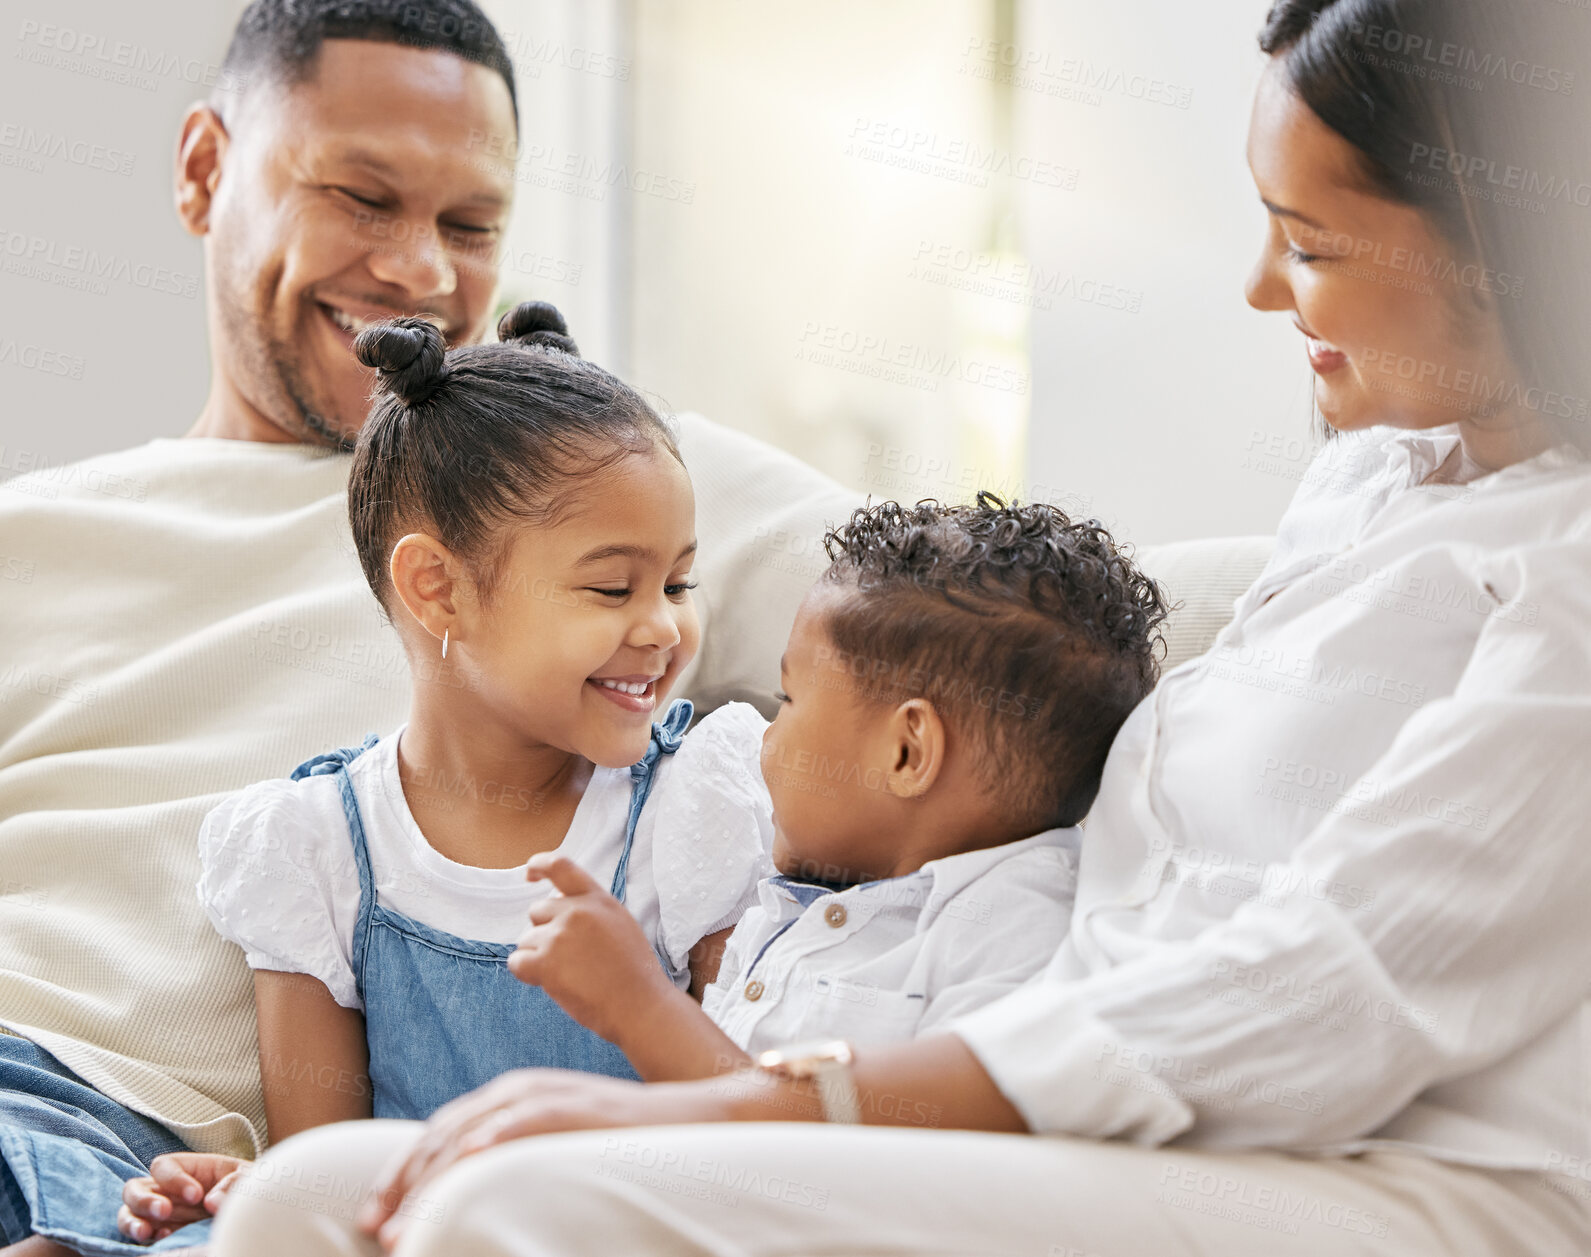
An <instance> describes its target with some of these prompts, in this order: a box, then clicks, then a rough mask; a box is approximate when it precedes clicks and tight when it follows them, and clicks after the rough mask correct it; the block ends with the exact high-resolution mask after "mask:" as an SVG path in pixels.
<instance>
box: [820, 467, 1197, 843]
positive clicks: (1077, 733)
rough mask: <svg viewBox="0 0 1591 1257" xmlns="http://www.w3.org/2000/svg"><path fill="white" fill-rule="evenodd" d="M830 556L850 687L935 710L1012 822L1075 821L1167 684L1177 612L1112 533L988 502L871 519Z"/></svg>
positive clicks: (832, 545) (892, 510)
mask: <svg viewBox="0 0 1591 1257" xmlns="http://www.w3.org/2000/svg"><path fill="white" fill-rule="evenodd" d="M824 545H825V548H826V549H827V550H828V554H829V558H830V559H831V560H833V564H832V566H831V567H830V568H829V570H828V571H827V572H826V573H825V576H824V579H825V580H826V581H829V582H832V583H835V584H838V585H840V586H842V587H849V588H850V590H851V591H853V592H852V593H851V594H850V596H848V597H846V598H844V599H842V600H841V601H840V603H839V604H838V605H837V606H836V607H835V608H834V609H833V610H832V611H831V612H829V614H828V621H827V624H826V628H827V630H828V634H829V638H830V640H831V641H832V642H833V645H834V647H835V649H836V651H837V654H836V656H835V658H834V660H833V661H831V665H830V666H831V670H834V671H836V672H837V675H839V676H840V677H842V678H844V680H845V684H846V686H847V688H848V689H850V690H851V691H852V692H855V693H859V694H860V695H861V696H862V697H864V698H866V699H870V700H872V701H879V702H887V703H891V704H894V703H899V702H903V701H905V700H906V699H908V698H913V697H922V698H927V699H928V700H929V701H930V702H932V703H933V704H934V706H935V708H936V710H938V711H939V713H940V715H941V718H942V719H944V720H945V722H946V724H947V725H948V726H949V727H950V729H951V731H952V735H953V736H955V735H959V736H961V737H962V738H965V739H966V740H967V741H968V742H969V743H970V744H971V745H972V746H974V747H975V748H976V752H977V754H978V756H979V759H980V761H981V771H980V772H979V773H978V777H979V779H980V781H981V783H982V784H983V785H984V786H985V788H986V789H987V790H988V791H989V793H990V797H991V801H992V802H993V803H994V804H995V805H996V806H998V807H999V808H1000V809H1001V811H1002V813H1003V814H1004V815H1006V816H1007V817H1008V818H1009V819H1010V820H1011V821H1012V822H1013V823H1014V824H1017V825H1020V826H1022V827H1024V828H1028V829H1030V830H1032V831H1035V832H1036V831H1037V830H1039V829H1045V828H1050V827H1055V826H1067V825H1075V824H1077V823H1078V822H1079V821H1081V820H1082V819H1083V817H1084V816H1085V815H1087V813H1088V809H1089V808H1090V807H1091V806H1092V805H1093V802H1094V796H1095V795H1096V794H1098V792H1099V783H1100V777H1101V775H1102V773H1103V771H1104V767H1105V757H1106V755H1107V754H1108V753H1109V751H1110V745H1111V743H1112V742H1113V741H1114V740H1115V737H1116V733H1117V731H1118V730H1119V729H1120V728H1121V725H1122V722H1123V721H1125V720H1126V719H1127V716H1128V714H1129V713H1130V712H1131V711H1132V709H1133V708H1134V707H1136V706H1137V705H1138V703H1139V702H1140V701H1141V700H1142V699H1143V698H1144V696H1145V695H1146V694H1148V693H1149V691H1150V690H1151V689H1153V688H1154V685H1155V682H1156V680H1157V679H1158V677H1159V671H1160V669H1159V660H1158V657H1157V648H1158V647H1159V646H1160V645H1161V637H1160V624H1161V622H1162V621H1163V620H1164V619H1165V617H1166V612H1167V607H1166V603H1165V599H1164V598H1163V596H1162V595H1161V592H1160V589H1159V587H1158V586H1157V585H1156V584H1155V583H1154V581H1152V580H1150V579H1149V578H1148V577H1147V576H1145V575H1144V574H1143V573H1142V572H1140V571H1138V570H1137V569H1136V568H1135V567H1134V566H1133V565H1132V563H1131V562H1130V561H1129V559H1128V557H1127V556H1126V555H1125V554H1123V553H1122V551H1121V550H1119V549H1118V548H1117V546H1116V544H1115V542H1114V541H1113V540H1112V538H1111V535H1110V533H1109V532H1107V531H1106V530H1105V528H1104V527H1103V526H1102V525H1101V524H1100V523H1099V522H1098V521H1097V520H1087V521H1084V522H1082V523H1073V522H1072V520H1070V519H1069V518H1067V516H1066V514H1065V513H1064V512H1063V511H1061V510H1059V509H1057V508H1056V507H1053V506H1049V505H1045V504H1042V503H1028V504H1026V505H1016V504H1012V505H1010V506H1007V505H1006V504H1005V503H1004V502H1002V501H1001V500H1000V499H999V498H997V497H995V496H994V495H993V494H989V493H980V494H979V495H978V501H977V504H976V505H971V506H945V505H941V504H939V503H937V502H932V501H924V502H919V503H918V504H917V505H916V506H901V505H900V504H899V503H896V502H885V503H882V504H881V505H878V506H872V507H867V508H864V509H861V510H858V511H856V512H855V513H854V514H853V515H852V516H851V519H850V522H849V523H847V524H845V525H844V526H842V527H840V528H837V529H834V530H832V531H831V532H830V533H829V534H828V536H827V537H826V538H825V539H824ZM821 668H822V665H821V664H820V670H821Z"/></svg>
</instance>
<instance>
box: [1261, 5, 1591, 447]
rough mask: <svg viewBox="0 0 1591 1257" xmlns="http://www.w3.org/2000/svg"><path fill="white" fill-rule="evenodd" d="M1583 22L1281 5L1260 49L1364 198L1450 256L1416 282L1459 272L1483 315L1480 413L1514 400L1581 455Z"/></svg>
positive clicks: (1585, 304)
mask: <svg viewBox="0 0 1591 1257" xmlns="http://www.w3.org/2000/svg"><path fill="white" fill-rule="evenodd" d="M1586 22H1587V18H1586V14H1585V12H1584V11H1583V10H1578V9H1572V8H1568V9H1566V8H1565V6H1562V5H1556V4H1552V3H1543V0H1278V2H1277V3H1275V4H1274V5H1273V6H1272V8H1271V10H1270V14H1269V16H1268V17H1267V19H1266V22H1265V27H1264V29H1263V30H1262V31H1261V33H1260V47H1261V48H1262V49H1263V50H1264V51H1265V52H1266V53H1268V54H1270V55H1271V56H1273V57H1279V58H1280V59H1281V62H1282V66H1283V69H1284V71H1285V73H1286V76H1287V80H1288V82H1289V84H1290V85H1291V87H1292V89H1293V90H1294V91H1295V92H1296V93H1297V94H1298V96H1299V98H1300V99H1302V100H1303V102H1304V103H1305V104H1307V105H1308V106H1309V108H1310V109H1311V110H1313V111H1314V113H1315V114H1316V116H1318V117H1319V118H1320V120H1321V121H1322V122H1323V123H1325V124H1326V126H1328V127H1329V128H1331V130H1333V131H1334V132H1336V133H1337V134H1338V135H1339V136H1341V137H1342V138H1343V139H1344V140H1346V141H1347V142H1348V143H1349V144H1350V145H1352V146H1353V148H1354V149H1355V150H1357V152H1358V154H1359V157H1360V159H1361V162H1360V165H1361V173H1362V174H1363V176H1364V178H1365V180H1366V184H1367V187H1368V189H1369V190H1370V191H1372V192H1373V193H1375V194H1376V195H1379V196H1382V197H1385V198H1386V199H1388V200H1391V201H1395V202H1397V203H1399V204H1404V205H1410V206H1414V207H1415V208H1418V209H1420V210H1423V211H1424V212H1425V213H1426V214H1427V215H1428V216H1429V217H1430V219H1431V221H1432V222H1433V223H1434V224H1435V226H1436V228H1437V230H1438V233H1439V234H1440V235H1441V237H1443V238H1444V239H1445V240H1446V242H1447V243H1448V244H1449V245H1450V246H1451V247H1452V249H1453V250H1454V255H1455V257H1454V258H1452V259H1445V260H1444V259H1415V260H1412V261H1411V263H1410V266H1411V268H1412V269H1413V270H1414V271H1415V272H1416V275H1417V276H1418V274H1419V273H1420V272H1421V271H1422V270H1424V269H1425V268H1427V267H1429V268H1430V270H1429V271H1427V272H1426V273H1427V274H1430V275H1434V276H1435V277H1437V278H1439V279H1441V278H1445V279H1448V280H1449V282H1451V280H1452V276H1453V274H1454V271H1455V270H1456V271H1457V273H1458V274H1459V275H1461V276H1465V277H1466V278H1461V279H1460V280H1459V283H1460V284H1461V285H1462V286H1463V287H1465V288H1468V289H1469V293H1470V295H1471V296H1472V297H1473V299H1474V300H1475V301H1476V303H1477V306H1476V308H1477V309H1479V308H1480V306H1479V303H1480V302H1482V301H1489V302H1490V303H1491V305H1492V306H1493V308H1495V310H1496V312H1497V316H1498V318H1499V320H1500V322H1501V324H1502V327H1503V332H1504V336H1505V338H1506V343H1507V346H1508V349H1509V352H1510V354H1511V356H1512V360H1513V366H1514V369H1515V377H1514V378H1512V379H1509V380H1506V381H1479V382H1477V386H1476V390H1475V396H1474V402H1475V405H1476V407H1477V409H1478V408H1479V407H1480V406H1481V405H1483V404H1484V403H1486V402H1489V401H1493V400H1495V401H1497V402H1498V403H1499V404H1502V405H1519V404H1522V405H1524V406H1526V407H1527V408H1528V409H1532V410H1534V411H1536V412H1537V413H1539V414H1540V415H1541V417H1542V418H1543V419H1545V420H1547V421H1548V423H1549V424H1550V425H1551V426H1552V427H1553V428H1554V429H1555V430H1556V431H1557V432H1558V433H1559V435H1560V436H1561V437H1562V438H1564V439H1567V440H1572V441H1574V442H1575V443H1576V444H1578V445H1579V446H1580V447H1581V448H1582V449H1585V450H1587V451H1591V400H1588V399H1591V352H1588V348H1591V346H1588V342H1591V282H1588V281H1591V146H1588V144H1587V136H1588V135H1591V112H1588V110H1587V108H1586V106H1585V104H1584V103H1583V102H1584V101H1585V98H1586V91H1587V89H1588V88H1591V82H1586V81H1585V80H1584V78H1583V73H1584V71H1586V70H1587V69H1591V64H1588V62H1591V56H1588V53H1591V37H1588V36H1591V28H1588V27H1587V25H1586ZM1455 263H1456V266H1455V265H1454V264H1455ZM1465 266H1473V267H1474V268H1478V269H1472V270H1469V271H1465V270H1464V269H1463V268H1464V267H1465ZM1472 281H1473V282H1472ZM1455 365H1460V366H1461V365H1463V364H1455ZM1461 414H1462V412H1456V413H1455V415H1454V418H1455V420H1456V419H1458V418H1459V417H1461Z"/></svg>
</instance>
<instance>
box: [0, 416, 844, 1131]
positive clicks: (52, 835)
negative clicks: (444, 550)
mask: <svg viewBox="0 0 1591 1257" xmlns="http://www.w3.org/2000/svg"><path fill="white" fill-rule="evenodd" d="M681 431H682V439H681V445H682V448H683V452H684V456H685V460H686V464H687V466H688V468H689V470H690V472H691V476H692V479H693V481H694V483H695V485H696V494H697V531H698V536H699V538H700V540H701V556H700V560H699V562H698V566H697V569H696V572H697V576H698V578H699V580H700V582H701V588H700V590H699V591H698V595H697V596H698V602H699V606H700V609H701V613H702V619H703V629H704V634H703V648H702V651H701V654H700V655H699V656H698V658H697V661H696V662H695V663H694V664H693V665H692V666H691V668H690V669H689V670H687V672H686V673H685V674H684V675H683V676H682V678H681V684H680V691H679V692H680V693H681V694H684V695H687V696H690V697H693V698H695V699H696V700H697V702H698V704H699V705H700V706H701V707H702V708H703V709H707V708H710V707H713V706H716V705H717V704H719V703H722V702H726V701H729V700H732V699H747V700H749V701H752V702H755V703H758V704H759V705H761V706H762V707H764V709H765V710H766V709H767V707H768V701H769V695H770V694H771V692H772V691H773V689H774V688H775V687H776V686H777V684H778V660H779V655H780V652H781V650H782V649H783V646H784V641H785V636H786V634H787V633H788V630H789V625H790V621H791V619H792V617H793V615H794V612H795V608H796V605H797V604H798V602H799V601H800V599H801V597H802V595H803V594H804V593H805V591H806V589H807V587H808V586H809V585H810V584H811V582H812V581H813V580H814V579H815V578H816V576H817V575H818V573H819V572H821V571H822V569H823V567H824V566H826V564H825V561H824V559H823V555H822V546H821V538H822V534H823V531H824V528H825V527H826V526H827V525H828V524H831V523H837V522H840V521H841V520H843V519H844V518H845V517H846V516H847V515H848V514H849V512H850V510H851V509H852V507H854V506H855V505H858V504H859V503H858V501H857V499H856V496H855V495H853V494H850V493H848V492H846V491H844V490H842V489H841V488H840V487H839V486H838V485H836V484H834V483H833V482H832V481H829V480H828V479H826V478H825V477H823V476H821V475H819V474H818V473H817V472H815V471H812V470H811V469H810V468H807V467H806V466H804V465H803V464H801V463H800V462H798V461H797V460H795V459H793V458H791V457H789V456H788V455H785V454H782V453H780V452H778V451H776V450H773V449H771V448H770V447H768V446H766V445H762V444H761V443H759V442H756V441H753V440H751V439H750V438H747V437H744V436H741V435H739V434H737V433H734V432H731V431H729V430H728V429H725V428H721V427H718V426H716V425H714V424H711V423H708V422H707V421H706V420H703V419H700V418H698V417H694V416H686V417H684V418H683V420H682V421H681ZM348 463H349V460H348V458H347V457H346V456H344V455H339V454H332V453H327V452H323V451H317V450H314V449H311V448H309V447H305V446H298V445H268V444H258V443H253V442H242V441H222V440H208V439H201V440H159V441H154V442H151V443H150V444H148V445H144V446H140V447H139V448H137V449H133V450H128V451H126V452H124V453H120V454H114V455H109V456H106V457H103V458H97V459H94V460H91V461H89V462H85V463H78V464H74V465H71V466H68V467H63V468H54V469H49V470H44V471H38V472H33V473H30V474H29V475H26V476H23V477H19V478H18V479H15V480H12V481H8V482H5V483H3V484H0V1025H3V1026H5V1027H6V1028H8V1029H10V1030H11V1031H12V1032H14V1033H17V1034H21V1035H23V1036H25V1037H27V1038H30V1039H32V1040H34V1041H35V1042H37V1043H39V1044H40V1045H41V1046H42V1047H44V1048H46V1049H47V1050H48V1051H50V1052H52V1053H54V1054H55V1055H56V1056H57V1057H59V1058H60V1059H61V1060H62V1061H63V1062H64V1063H65V1064H66V1065H67V1066H69V1067H70V1068H71V1069H73V1070H75V1071H76V1072H77V1073H79V1074H81V1075H82V1076H83V1077H84V1078H85V1079H87V1080H88V1081H89V1082H91V1083H93V1084H94V1085H95V1086H96V1087H99V1088H100V1089H101V1090H102V1091H104V1092H105V1093H106V1094H107V1095H109V1096H111V1097H112V1098H114V1099H116V1100H118V1101H120V1102H121V1103H123V1104H126V1105H127V1106H129V1107H131V1108H133V1109H136V1110H138V1111H140V1112H143V1113H147V1114H149V1115H151V1116H153V1117H155V1118H157V1119H159V1120H160V1121H162V1122H164V1123H165V1124H166V1125H168V1126H170V1127H171V1128H172V1129H173V1130H175V1131H177V1132H178V1133H179V1134H180V1135H181V1136H182V1137H183V1138H184V1139H185V1140H187V1141H188V1143H189V1144H190V1145H191V1146H192V1147H194V1148H196V1149H200V1150H203V1151H216V1152H231V1153H234V1154H237V1155H243V1156H250V1155H253V1154H254V1153H255V1151H256V1150H257V1149H258V1148H259V1147H260V1146H261V1144H262V1143H263V1140H264V1135H265V1123H264V1108H263V1104H262V1098H261V1095H262V1092H261V1079H260V1069H259V1062H258V1057H257V1049H256V1042H255V1024H254V1003H253V996H252V988H251V984H250V978H249V973H248V970H247V968H246V966H245V965H244V963H243V957H242V953H241V952H240V951H239V950H238V949H237V948H235V947H233V946H232V945H231V944H229V943H226V942H224V941H223V940H222V939H221V938H220V936H219V935H217V934H216V933H215V932H214V930H212V929H211V927H210V925H209V923H208V922H207V921H206V920H205V917H204V913H203V912H202V910H201V909H200V907H199V903H198V900H197V898H196V896H195V893H194V883H195V881H196V879H197V876H198V855H197V847H196V837H197V834H198V829H199V823H200V820H201V819H202V818H203V816H204V814H205V812H206V811H207V810H208V809H209V808H210V807H211V806H212V805H213V804H215V803H216V802H217V801H218V800H219V799H220V798H221V797H222V796H223V795H225V794H226V793H228V792H229V791H232V790H235V789H237V788H239V787H241V786H245V785H248V784H249V783H251V782H253V781H257V780H260V779H262V778H265V777H271V776H283V775H285V774H286V773H288V772H289V771H290V770H291V769H292V768H293V766H294V765H295V764H297V763H299V762H300V761H302V760H304V759H306V758H308V757H309V756H311V755H314V754H316V753H318V752H321V751H324V750H328V749H330V748H332V747H336V746H346V745H349V744H355V743H357V742H358V741H359V740H360V739H361V738H363V737H364V735H365V734H367V733H371V732H378V733H385V732H387V731H388V730H390V729H391V728H392V727H394V726H395V725H397V724H398V723H400V722H401V721H402V720H403V719H404V718H405V715H406V712H407V707H408V698H409V670H408V664H407V662H406V660H405V658H404V655H403V652H402V650H401V648H400V646H399V643H398V639H397V636H396V634H395V633H394V632H393V630H392V628H391V627H390V625H388V624H386V623H385V621H384V620H383V618H382V615H381V613H380V611H379V609H378V607H377V604H376V601H375V599H374V598H373V597H372V596H371V594H370V591H369V589H368V588H367V587H366V585H365V582H364V578H363V576H362V575H361V572H360V568H359V564H358V561H357V559H356V557H355V555H354V552H353V546H352V541H351V539H350V536H349V531H348V523H347V513H346V502H345V488H346V482H347V471H348ZM314 1064H315V1063H314V1062H313V1061H307V1060H306V1061H296V1060H294V1061H284V1062H281V1064H280V1068H282V1069H284V1070H290V1071H294V1072H295V1073H298V1072H302V1071H305V1070H313V1069H314ZM276 1067H277V1066H276V1065H275V1064H273V1066H272V1068H276Z"/></svg>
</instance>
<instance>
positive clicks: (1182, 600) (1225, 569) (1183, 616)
mask: <svg viewBox="0 0 1591 1257" xmlns="http://www.w3.org/2000/svg"><path fill="white" fill-rule="evenodd" d="M1275 544H1276V539H1275V538H1274V537H1215V538H1208V539H1202V540H1199V541H1178V542H1173V543H1171V544H1169V545H1163V546H1145V547H1143V548H1142V549H1141V550H1139V551H1138V553H1137V556H1136V561H1137V563H1138V566H1139V567H1140V568H1142V569H1143V571H1144V572H1145V573H1146V574H1148V575H1149V576H1151V577H1153V578H1154V579H1155V580H1156V581H1158V582H1159V583H1160V587H1161V589H1162V590H1163V591H1164V592H1165V595H1166V601H1167V602H1169V603H1170V604H1171V605H1172V606H1173V607H1174V608H1175V610H1173V611H1172V613H1171V615H1170V616H1168V617H1167V619H1166V625H1165V638H1166V658H1165V662H1164V663H1163V664H1162V665H1161V671H1162V672H1163V673H1164V672H1170V671H1171V669H1173V668H1175V667H1176V666H1177V665H1178V664H1181V663H1185V662H1187V661H1188V660H1189V659H1193V658H1196V657H1197V656H1199V655H1202V654H1204V652H1205V651H1207V650H1209V649H1210V645H1211V643H1212V642H1214V641H1215V636H1216V634H1217V633H1219V632H1220V631H1221V630H1222V629H1223V628H1224V627H1226V624H1227V622H1228V621H1229V620H1230V619H1231V618H1232V604H1233V603H1234V602H1236V601H1237V599H1238V597H1239V595H1241V594H1242V593H1243V591H1244V590H1246V589H1247V588H1248V587H1249V586H1250V585H1252V584H1253V583H1254V582H1255V580H1256V579H1258V577H1259V574H1260V572H1261V571H1263V570H1264V568H1265V564H1266V563H1267V562H1268V561H1269V559H1270V557H1271V551H1272V549H1273V548H1274V547H1275Z"/></svg>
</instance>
